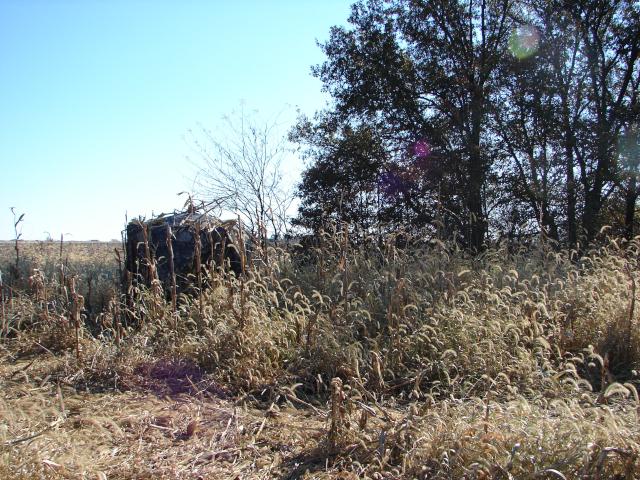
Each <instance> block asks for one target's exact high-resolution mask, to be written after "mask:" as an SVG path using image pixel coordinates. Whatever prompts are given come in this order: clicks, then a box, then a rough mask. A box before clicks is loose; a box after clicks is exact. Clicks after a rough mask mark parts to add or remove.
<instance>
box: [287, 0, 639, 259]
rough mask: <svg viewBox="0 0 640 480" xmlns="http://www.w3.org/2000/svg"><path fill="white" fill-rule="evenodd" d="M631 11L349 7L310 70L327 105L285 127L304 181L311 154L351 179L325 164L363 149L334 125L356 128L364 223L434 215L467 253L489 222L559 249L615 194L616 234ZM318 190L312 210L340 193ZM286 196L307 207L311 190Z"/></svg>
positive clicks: (541, 0) (425, 4)
mask: <svg viewBox="0 0 640 480" xmlns="http://www.w3.org/2000/svg"><path fill="white" fill-rule="evenodd" d="M639 10H640V7H639V5H638V3H637V2H634V1H632V0H591V1H587V2H573V1H568V0H518V1H516V0H513V1H510V0H502V1H499V0H466V1H459V0H431V1H426V0H389V1H386V2H382V1H376V0H369V1H361V2H358V3H356V4H355V5H354V6H353V8H352V13H351V16H350V18H349V22H350V26H349V27H334V28H333V29H332V31H331V36H330V39H329V41H328V42H327V43H326V44H324V45H323V46H322V47H323V49H324V52H325V53H326V55H327V60H326V61H325V62H324V63H323V64H322V65H320V66H317V67H316V68H315V69H314V73H315V74H316V75H317V76H318V77H319V78H320V79H321V80H322V82H323V84H324V88H325V90H326V91H328V92H329V93H330V94H331V96H332V97H333V99H334V104H333V106H332V108H331V109H329V110H327V111H325V112H322V113H320V114H318V115H316V117H315V118H314V120H313V121H309V120H305V122H306V123H305V129H303V130H301V129H299V130H298V132H297V133H298V135H297V137H296V138H297V140H299V141H301V142H302V143H304V144H306V145H307V147H308V149H307V153H308V154H309V155H310V156H311V158H312V159H313V160H314V161H315V162H317V163H314V164H312V166H311V168H310V169H309V170H307V172H306V173H305V182H307V185H309V182H308V180H309V179H310V176H313V175H316V176H317V175H318V174H319V172H320V170H318V168H316V167H320V166H322V169H324V171H329V170H331V171H332V172H333V174H334V175H333V178H335V179H339V178H340V174H339V172H340V171H342V172H349V173H350V174H351V175H355V174H354V172H353V170H352V169H342V170H340V169H339V168H334V167H335V165H337V164H339V163H340V162H346V163H347V164H349V165H352V167H353V168H355V165H356V164H363V161H364V160H365V159H364V158H359V159H358V158H356V157H354V154H355V155H356V156H360V157H362V156H363V155H365V156H366V155H368V153H367V150H366V149H364V150H361V151H357V150H356V149H354V148H352V146H353V140H354V137H353V135H352V134H348V135H346V134H345V132H360V133H361V132H369V133H368V135H369V137H370V139H371V140H372V141H373V142H374V143H375V144H376V145H377V146H378V149H377V150H376V151H377V152H378V153H377V154H376V155H377V156H376V160H375V161H369V163H368V164H367V165H369V167H371V168H373V170H371V168H370V169H369V170H370V171H369V173H368V174H367V175H368V177H367V178H369V179H370V180H371V181H373V180H372V179H374V178H376V179H377V181H378V183H379V185H381V186H382V188H381V189H380V190H379V192H378V193H379V194H380V195H379V196H380V199H381V201H379V202H378V203H377V207H376V205H374V204H373V203H371V202H370V206H371V205H373V207H372V208H368V209H361V214H362V215H365V216H366V215H367V212H369V211H371V212H373V213H372V215H374V216H375V218H376V220H377V221H386V222H401V223H404V224H405V225H407V226H414V227H415V226H417V227H420V226H423V225H424V224H425V223H430V222H433V221H434V220H435V219H439V220H444V223H445V224H446V225H447V226H449V228H451V229H452V230H456V231H458V232H459V233H460V234H461V235H462V239H463V240H464V242H465V243H466V245H467V246H468V247H470V248H472V249H475V250H480V249H481V248H482V245H483V243H484V241H485V238H486V235H487V232H488V231H489V229H490V228H492V229H493V230H494V232H495V233H499V230H504V229H507V228H508V229H509V231H511V232H526V231H531V229H532V228H537V229H538V230H542V231H544V232H546V234H547V235H548V236H550V237H552V238H555V239H557V240H560V241H565V242H567V243H568V244H571V245H575V244H576V243H577V242H578V240H579V239H584V240H586V241H587V242H589V241H591V240H593V239H594V237H595V236H596V234H597V233H598V231H599V230H600V227H601V226H602V225H603V224H604V222H605V221H610V220H611V219H612V218H613V217H611V216H609V217H607V215H608V213H607V210H608V209H610V207H611V206H614V208H618V207H615V205H618V204H622V205H624V207H622V208H623V210H624V215H623V218H624V222H625V223H626V225H627V227H626V228H627V233H628V234H629V235H631V234H632V232H633V229H632V226H633V222H634V215H635V203H636V200H637V198H638V192H637V186H636V174H637V172H636V171H635V169H637V167H636V164H637V160H634V158H635V157H634V156H633V155H632V154H630V153H629V152H636V151H637V149H629V148H627V149H626V150H625V149H621V148H620V147H619V146H620V145H621V142H620V138H621V136H622V135H626V137H625V138H627V137H631V139H632V141H631V143H633V142H635V143H633V144H634V145H637V131H638V121H639V118H638V114H639V108H638V97H639V91H638V86H639V84H640V67H639V64H640V60H639V45H640V14H639ZM360 133H358V135H360ZM340 142H346V143H345V145H344V146H343V147H340V148H337V145H338V144H340ZM623 143H624V144H625V145H629V144H630V142H629V141H628V140H625V142H623ZM328 145H332V146H331V148H328V147H327V146H328ZM349 145H351V147H349ZM380 151H382V152H383V154H379V152H380ZM364 163H367V162H366V161H364ZM328 169H329V170H328ZM376 169H377V171H375V170H376ZM327 181H328V180H327ZM339 181H340V182H343V184H344V179H341V180H339ZM347 183H348V182H347ZM303 185H304V182H303ZM351 185H352V187H354V188H356V187H355V184H354V183H351ZM324 187H327V185H324ZM322 192H323V195H324V197H323V199H322V202H321V203H322V204H323V205H324V206H323V207H322V208H321V210H322V209H325V210H326V208H327V205H329V204H333V205H337V204H338V203H339V202H342V201H343V199H344V192H343V190H340V192H338V189H333V190H332V189H329V188H323V190H322ZM301 193H302V194H303V204H304V205H307V206H310V205H314V208H316V212H317V211H318V210H317V207H319V205H320V202H318V201H317V200H319V197H318V196H316V195H315V194H314V193H313V191H312V190H309V189H304V188H303V189H302V190H301ZM620 199H622V200H620ZM376 208H377V209H376ZM334 210H335V209H334ZM307 212H308V211H305V210H303V211H302V212H301V213H302V216H303V217H304V216H305V215H306V214H307ZM433 212H438V213H437V215H434V214H433ZM509 223H511V226H509V225H508V224H509ZM516 223H517V225H516Z"/></svg>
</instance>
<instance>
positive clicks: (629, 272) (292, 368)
mask: <svg viewBox="0 0 640 480" xmlns="http://www.w3.org/2000/svg"><path fill="white" fill-rule="evenodd" d="M31 247H33V249H34V250H33V252H29V248H31ZM56 247H57V249H56ZM113 247H114V246H113V245H105V244H86V245H83V244H73V243H69V244H66V245H64V248H65V249H66V253H67V258H68V259H67V258H65V260H66V263H67V265H73V269H74V270H75V271H74V273H77V274H78V275H87V274H88V275H92V273H91V272H103V273H104V272H106V271H107V270H108V269H111V270H112V271H115V270H117V268H116V267H115V262H114V261H113V260H111V259H112V258H113V254H112V253H111V252H113ZM47 248H48V246H46V245H45V247H42V246H41V245H28V244H24V245H23V252H24V253H23V255H24V257H25V260H29V262H27V263H30V264H31V265H49V267H46V268H50V270H49V271H48V272H47V273H49V276H45V286H46V288H45V291H46V292H48V293H47V299H48V303H47V304H45V302H44V301H43V300H42V298H41V297H40V298H39V297H38V296H39V295H40V294H41V293H42V289H41V288H40V290H38V288H39V287H37V286H35V287H34V286H33V282H32V287H31V289H29V288H28V287H27V286H26V284H25V286H24V292H25V293H24V294H23V295H17V296H16V297H15V298H14V299H13V301H12V302H13V303H9V302H5V304H4V313H3V319H4V321H5V322H8V325H9V326H10V327H11V333H10V335H9V338H8V339H4V340H1V342H2V343H0V356H2V358H1V359H0V365H1V366H0V392H1V393H0V478H34V477H36V478H37V477H38V476H39V477H42V478H83V475H84V476H85V477H86V478H105V477H106V478H110V479H111V478H121V479H125V478H198V477H199V476H201V477H202V478H297V477H304V476H306V477H308V478H361V477H365V476H366V477H370V478H398V477H404V478H414V477H420V478H463V477H465V478H613V477H614V476H615V475H619V477H618V478H635V477H636V476H639V475H640V466H639V465H638V462H637V457H638V454H639V453H640V429H639V428H638V418H637V415H638V413H637V412H638V407H639V403H638V399H637V394H636V390H635V384H636V381H635V376H634V372H633V370H634V369H636V368H638V363H639V362H638V358H639V353H638V352H639V351H640V342H639V341H638V335H637V332H636V330H637V315H636V313H635V308H633V309H632V307H633V305H632V302H631V295H632V293H633V292H634V289H635V281H636V271H637V263H636V262H637V251H638V249H637V245H635V244H633V245H631V246H630V247H629V248H627V249H619V248H618V247H617V245H616V244H615V243H609V244H608V246H607V247H606V248H604V249H601V250H598V251H594V252H592V254H591V255H590V256H589V257H587V259H586V260H583V261H582V262H579V263H576V262H574V261H572V260H571V255H570V253H556V252H553V251H547V250H544V249H530V250H527V251H523V252H520V253H518V252H516V253H512V254H507V253H506V252H505V251H494V252H489V253H488V254H487V255H485V256H484V257H483V258H481V259H470V258H466V257H465V256H464V255H463V254H462V253H460V252H457V251H455V249H452V248H450V247H447V246H437V245H436V246H433V247H430V248H429V249H422V250H419V251H415V252H407V251H405V252H403V251H398V250H396V249H395V248H393V247H392V245H391V244H389V245H387V247H385V248H384V249H382V250H377V251H376V250H375V249H371V248H370V249H364V248H363V249H354V248H352V247H347V244H346V243H345V242H344V241H343V239H341V238H340V234H339V233H335V232H334V233H333V234H332V235H327V237H326V238H325V239H324V243H323V244H321V246H320V248H321V249H322V251H321V252H319V253H320V255H319V256H318V257H317V258H316V261H315V263H308V262H300V261H298V260H299V259H296V258H295V257H294V258H291V257H290V256H289V255H287V254H286V253H285V252H279V254H278V255H279V257H280V258H279V261H278V263H277V264H275V266H274V270H272V271H271V272H263V273H261V274H255V275H252V276H250V277H249V278H248V279H246V280H245V281H243V282H236V281H233V280H231V279H226V280H224V279H220V280H216V282H217V283H216V284H215V287H214V288H213V289H212V290H209V291H208V292H206V293H204V294H203V296H202V299H198V298H192V299H186V300H185V301H184V302H183V303H182V307H181V310H180V311H179V312H178V313H177V314H172V313H171V311H170V304H168V303H167V301H166V300H165V299H164V298H161V297H157V296H155V295H153V293H152V292H146V293H143V294H142V296H141V297H140V299H139V300H138V302H137V303H136V305H134V307H133V310H134V311H133V314H134V315H137V314H140V313H141V312H142V313H143V314H144V319H143V324H142V326H141V327H138V328H136V329H132V328H131V329H124V328H122V327H121V328H120V329H118V328H116V327H115V326H114V325H116V324H117V321H116V320H115V319H118V318H120V312H121V311H120V310H117V309H118V308H121V309H124V308H125V306H124V305H120V304H117V302H116V303H114V302H111V303H109V301H108V297H109V292H112V291H113V289H112V286H111V285H109V282H108V280H109V278H110V277H109V276H108V275H106V274H104V276H103V277H99V276H98V277H96V278H102V279H103V281H104V283H103V284H100V289H94V291H93V295H98V293H97V292H98V291H100V292H102V293H101V294H104V295H105V301H104V302H103V305H104V307H103V308H104V310H101V311H100V312H94V314H93V316H94V317H95V318H97V322H98V323H99V324H100V325H101V326H102V327H103V328H104V329H103V335H102V336H101V337H99V338H93V337H92V336H91V335H90V334H89V332H88V331H85V330H84V329H81V330H80V334H81V335H80V338H79V344H78V346H79V347H80V348H79V351H80V358H79V359H78V358H77V351H76V349H75V347H76V337H75V331H74V329H73V328H72V327H73V322H72V310H73V301H72V300H68V297H67V298H65V297H64V289H62V288H61V286H60V285H59V281H60V277H59V275H57V270H56V269H57V268H59V267H58V266H57V265H56V261H57V262H58V263H60V256H59V244H56V245H54V246H52V248H51V252H49V253H48V255H45V254H44V253H42V252H45V253H46V252H47V250H46V249H47ZM0 249H3V250H2V254H3V255H10V257H9V259H7V260H5V258H6V257H4V258H3V259H0V265H2V261H5V265H6V262H8V261H11V260H10V259H11V255H12V254H13V252H12V251H11V250H10V246H9V247H7V248H6V251H5V249H4V245H0ZM38 249H40V250H38ZM92 249H93V250H92ZM38 252H41V253H42V256H41V257H39V258H36V255H37V254H38ZM273 254H274V255H275V254H276V252H273ZM274 255H272V258H273V256H274ZM63 256H64V255H63ZM56 258H57V260H56ZM110 262H112V263H111V266H109V263H110ZM25 265H26V264H25ZM276 267H277V268H276ZM0 268H2V267H0ZM25 268H26V267H25ZM43 268H44V267H43ZM46 268H44V269H45V271H47V270H46ZM69 268H70V269H71V267H69ZM71 275H72V274H71ZM79 278H81V277H79ZM285 278H289V279H290V281H289V280H285ZM79 283H82V282H79ZM345 285H349V287H348V288H345ZM97 286H98V283H96V287H97ZM96 287H94V288H96ZM67 295H68V292H67ZM85 295H86V293H85ZM630 309H632V311H631V312H630ZM630 313H631V315H630ZM100 314H102V315H101V316H100ZM116 332H118V334H116ZM332 379H334V380H333V381H332Z"/></svg>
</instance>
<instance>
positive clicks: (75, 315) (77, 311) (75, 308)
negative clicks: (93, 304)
mask: <svg viewBox="0 0 640 480" xmlns="http://www.w3.org/2000/svg"><path fill="white" fill-rule="evenodd" d="M71 299H72V300H73V304H72V308H71V319H72V321H73V326H74V328H75V333H76V357H77V359H78V362H79V361H80V320H81V312H82V309H83V308H84V297H83V296H82V295H80V294H78V292H77V291H76V278H75V277H72V278H71Z"/></svg>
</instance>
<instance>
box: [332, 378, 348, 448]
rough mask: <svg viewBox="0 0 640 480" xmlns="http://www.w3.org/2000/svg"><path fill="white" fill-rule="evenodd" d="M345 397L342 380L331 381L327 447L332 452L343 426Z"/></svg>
mask: <svg viewBox="0 0 640 480" xmlns="http://www.w3.org/2000/svg"><path fill="white" fill-rule="evenodd" d="M345 400H346V395H345V393H344V390H343V388H342V380H341V379H340V378H338V377H336V378H334V379H332V380H331V426H330V427H329V446H330V448H331V449H332V450H333V449H335V448H336V447H337V446H338V442H339V439H340V437H341V436H342V434H343V431H344V426H345V413H346V409H345Z"/></svg>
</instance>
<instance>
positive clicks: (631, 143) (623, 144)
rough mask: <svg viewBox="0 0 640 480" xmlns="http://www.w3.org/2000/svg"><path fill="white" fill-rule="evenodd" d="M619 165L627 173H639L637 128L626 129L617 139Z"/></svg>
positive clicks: (639, 154)
mask: <svg viewBox="0 0 640 480" xmlns="http://www.w3.org/2000/svg"><path fill="white" fill-rule="evenodd" d="M618 155H619V159H620V167H621V170H622V172H623V173H625V174H627V175H638V174H639V173H640V168H639V166H640V135H639V134H638V130H627V131H626V132H625V133H624V134H623V135H621V137H620V138H619V140H618Z"/></svg>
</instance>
